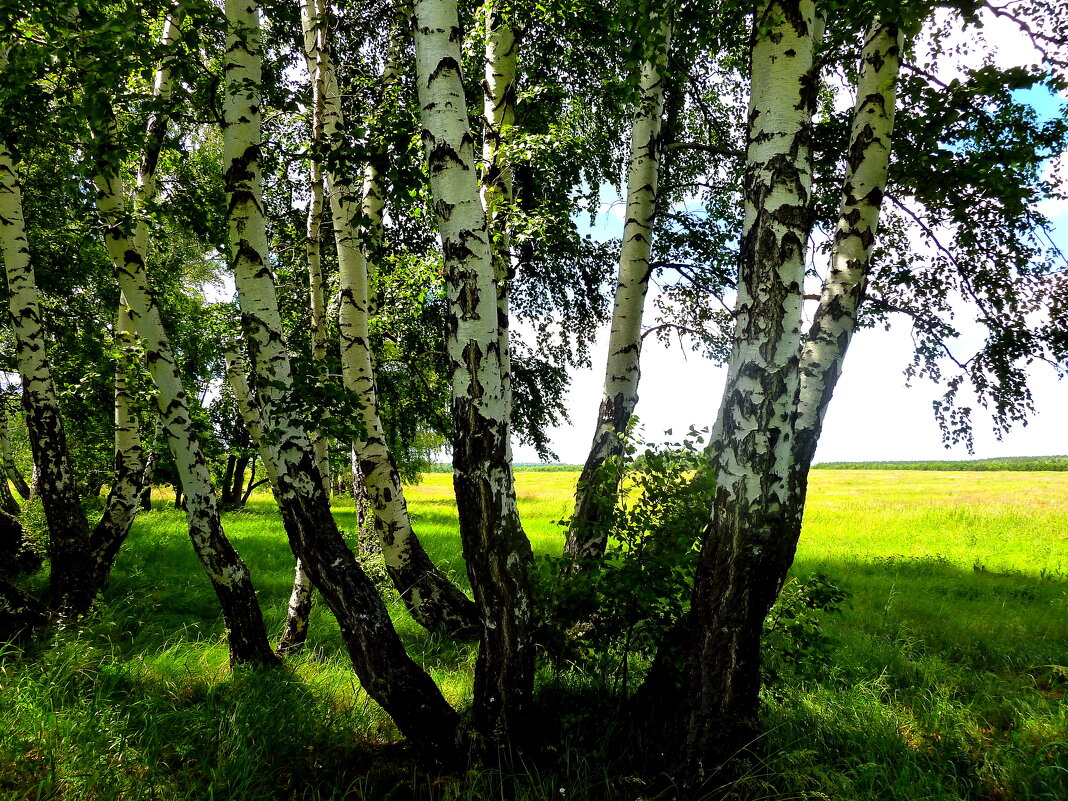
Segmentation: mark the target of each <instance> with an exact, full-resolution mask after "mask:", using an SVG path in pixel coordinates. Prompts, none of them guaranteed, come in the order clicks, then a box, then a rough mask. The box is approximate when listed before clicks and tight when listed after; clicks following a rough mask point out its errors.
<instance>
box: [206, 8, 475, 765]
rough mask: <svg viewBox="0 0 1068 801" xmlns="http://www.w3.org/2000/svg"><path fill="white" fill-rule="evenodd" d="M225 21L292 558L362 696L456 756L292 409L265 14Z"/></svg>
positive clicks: (227, 121) (238, 164) (243, 271)
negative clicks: (265, 162)
mask: <svg viewBox="0 0 1068 801" xmlns="http://www.w3.org/2000/svg"><path fill="white" fill-rule="evenodd" d="M226 16H227V20H228V23H229V30H228V33H227V52H226V62H225V68H224V70H225V71H224V75H225V81H224V100H223V120H224V128H223V158H224V169H223V173H224V175H225V179H226V187H227V192H228V195H229V198H230V202H229V213H228V215H227V216H228V222H229V228H230V257H231V261H232V263H233V265H234V277H235V280H236V284H237V290H238V297H239V300H240V303H241V312H242V322H243V325H244V329H245V335H246V340H247V342H248V344H249V348H250V350H251V351H252V356H253V369H254V371H255V378H256V382H257V388H256V397H257V400H258V402H259V409H260V414H261V418H262V422H263V427H264V432H265V435H266V437H265V438H266V439H267V440H268V441H269V442H270V449H271V456H272V459H271V461H272V463H273V464H274V466H275V469H276V470H277V481H278V498H279V510H280V512H281V514H282V517H283V520H284V521H285V522H286V533H287V534H288V535H289V536H290V543H291V545H292V546H293V550H294V552H295V553H296V555H297V556H298V557H299V558H300V559H301V561H302V563H303V564H304V566H305V569H306V570H307V571H308V573H309V575H310V576H311V577H312V580H313V581H314V582H315V585H316V587H317V588H318V590H319V591H320V592H321V593H322V595H323V597H324V599H325V600H326V603H327V604H328V605H329V607H330V609H331V611H332V612H333V613H334V616H335V617H336V618H337V621H338V625H339V626H340V628H341V632H342V636H343V637H344V640H345V644H346V647H347V649H348V651H349V655H350V657H351V658H352V662H353V666H354V667H355V669H356V673H357V675H358V676H359V678H360V682H361V684H362V685H363V687H364V689H365V690H366V691H367V693H368V694H369V695H370V696H371V697H372V698H373V699H375V700H376V701H377V702H378V703H379V704H381V705H382V707H383V708H384V709H385V710H386V712H387V713H388V714H389V715H390V716H391V717H392V718H393V720H394V721H395V722H396V723H397V726H398V727H399V728H400V730H401V732H402V733H403V734H404V735H405V736H406V737H408V738H409V739H410V740H411V741H412V742H413V744H414V745H415V746H416V747H417V748H420V749H421V750H422V752H423V753H424V754H425V755H427V756H430V757H432V758H438V759H451V758H452V757H453V756H454V755H455V749H456V744H455V736H456V729H457V725H458V719H457V716H456V713H455V712H454V711H453V710H452V708H451V707H450V706H449V705H448V703H447V702H446V701H445V699H444V698H443V697H442V695H441V692H440V691H439V690H438V688H437V686H436V685H435V684H434V682H433V680H432V679H431V678H430V676H428V675H427V674H426V672H425V671H424V670H423V669H422V668H420V667H419V666H418V665H416V664H415V662H413V661H412V660H411V658H410V657H409V656H408V654H407V652H406V651H405V650H404V646H403V645H402V644H401V641H400V638H399V637H398V636H397V633H396V631H395V630H394V628H393V624H392V622H391V621H390V618H389V613H388V612H387V610H386V607H385V604H384V603H383V602H382V599H381V598H380V597H379V595H378V592H377V590H376V589H375V587H374V584H373V583H372V582H371V580H370V579H369V578H368V577H367V575H366V574H365V573H364V572H363V570H362V569H361V568H360V566H359V564H358V562H357V561H356V558H355V556H353V554H352V551H350V550H349V548H348V546H347V545H345V542H344V540H343V539H342V537H341V533H340V532H339V531H338V528H337V524H336V523H335V522H334V518H333V516H332V515H331V513H330V505H329V503H328V500H327V498H326V495H325V493H324V492H323V488H322V480H321V476H320V475H319V471H318V468H317V467H316V464H315V460H314V457H313V456H312V454H311V442H310V441H309V439H308V435H307V432H306V431H305V430H304V429H303V428H302V427H301V425H300V423H299V422H298V421H297V420H296V419H294V416H293V413H292V411H291V408H292V407H291V404H290V402H289V401H290V398H291V394H292V389H293V378H292V368H291V364H290V357H289V353H288V352H287V350H286V346H285V340H284V337H283V334H282V325H281V318H280V315H279V312H278V300H277V296H276V290H275V286H274V277H273V275H272V274H271V269H270V265H269V263H268V261H267V235H266V228H265V223H264V219H263V214H262V190H261V167H260V148H261V141H260V111H259V87H260V85H261V56H260V46H259V8H258V6H257V5H256V4H255V3H250V2H248V1H247V0H227V2H226ZM287 518H288V519H287Z"/></svg>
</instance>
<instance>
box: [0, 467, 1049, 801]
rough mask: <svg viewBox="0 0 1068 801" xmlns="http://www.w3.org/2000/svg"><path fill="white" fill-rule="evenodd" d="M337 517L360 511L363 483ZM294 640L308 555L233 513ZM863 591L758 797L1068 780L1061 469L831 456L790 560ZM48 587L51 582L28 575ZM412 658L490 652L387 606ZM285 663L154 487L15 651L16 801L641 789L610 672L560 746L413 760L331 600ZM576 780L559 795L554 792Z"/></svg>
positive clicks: (422, 523)
mask: <svg viewBox="0 0 1068 801" xmlns="http://www.w3.org/2000/svg"><path fill="white" fill-rule="evenodd" d="M575 478H576V474H575V473H573V472H572V473H566V472H522V473H519V474H518V476H517V482H518V493H519V497H520V507H521V511H522V514H523V519H524V522H525V524H526V526H527V530H528V533H529V534H530V537H531V540H532V544H533V546H534V549H535V551H536V552H539V553H550V554H551V553H556V552H558V551H559V548H560V544H561V531H560V528H559V526H557V525H555V524H554V522H553V521H555V520H558V519H560V518H562V517H564V516H566V515H567V514H568V512H569V497H570V492H571V488H572V486H573V483H574V481H575ZM450 485H451V479H450V477H449V476H447V475H440V474H430V475H428V476H427V477H426V480H425V481H424V482H423V483H422V484H420V485H419V486H416V487H411V488H409V491H408V495H409V501H410V504H411V509H412V512H413V515H414V517H415V520H416V524H417V528H418V530H419V532H420V535H421V537H422V538H423V540H424V542H425V544H426V546H427V548H428V549H429V550H430V551H431V552H432V553H433V554H434V555H435V558H436V559H437V561H438V562H439V564H441V565H442V566H443V567H444V568H445V569H447V570H449V571H450V573H451V574H452V575H453V576H454V577H455V578H456V579H457V581H459V582H460V583H462V584H464V585H466V577H465V576H464V575H463V566H462V561H461V559H460V556H459V545H458V543H457V541H456V536H455V530H456V528H455V519H456V518H455V509H454V507H453V504H452V500H451V495H450ZM336 513H337V517H338V520H339V522H340V523H341V525H342V527H344V528H351V527H352V526H353V516H352V509H351V506H349V505H346V499H339V501H338V503H337V504H336ZM224 522H225V526H226V530H227V533H228V534H229V536H230V537H231V539H232V540H233V541H234V543H235V545H236V547H237V548H238V550H239V551H240V552H241V553H242V555H243V556H244V558H245V559H246V561H247V562H248V563H249V565H250V566H251V568H252V571H253V578H254V580H255V582H256V585H257V587H258V589H259V593H260V599H261V602H262V605H263V608H264V613H265V616H266V618H267V621H268V625H269V627H270V628H271V630H272V631H273V632H274V633H275V634H277V632H278V631H279V630H280V628H281V624H282V620H283V617H284V614H285V603H286V600H287V597H288V592H289V588H290V582H291V579H292V575H291V571H292V556H291V555H289V554H288V553H287V550H286V547H285V538H284V534H283V532H282V529H281V526H280V523H279V521H278V519H277V516H276V514H275V513H274V511H273V508H272V504H271V502H270V501H269V499H268V498H266V497H260V496H258V497H256V498H254V500H253V503H252V504H251V505H250V507H249V508H248V509H247V510H245V511H242V512H238V513H232V514H228V515H227V516H226V517H225V519H224ZM815 571H819V572H822V573H825V574H828V575H829V576H830V577H831V578H832V579H833V580H835V581H836V583H838V584H840V585H841V586H843V587H844V588H846V589H847V590H849V591H850V593H851V600H850V603H849V605H848V608H847V609H846V610H845V611H844V612H843V613H842V614H840V615H836V616H831V617H829V618H828V619H827V621H826V627H827V629H828V631H829V632H830V633H831V635H832V636H833V637H834V639H835V653H834V659H833V661H832V662H831V663H830V665H829V666H828V668H827V669H826V670H825V671H824V672H823V674H821V675H819V676H815V677H813V676H809V677H807V678H804V679H801V678H797V679H794V680H791V683H790V684H789V685H787V686H783V687H778V688H775V692H771V693H768V694H767V697H766V699H765V708H764V720H765V723H766V726H767V733H766V734H765V736H764V740H765V742H764V746H765V748H764V749H763V752H764V754H765V756H764V757H763V759H762V761H759V762H755V763H753V764H752V765H750V766H749V768H748V770H747V771H746V772H745V774H744V775H743V777H742V779H740V780H738V781H737V783H736V787H735V789H736V790H737V794H738V795H739V796H740V797H741V796H744V797H748V798H824V799H836V801H837V799H901V800H902V801H904V800H905V799H909V801H912V800H913V799H947V800H948V799H990V801H1001V800H1002V799H1044V800H1045V801H1063V799H1065V798H1068V704H1066V702H1065V691H1066V689H1068V476H1065V475H1064V474H1063V473H993V472H989V473H988V472H984V473H974V472H973V473H946V472H942V473H934V472H903V471H897V472H888V471H886V472H884V471H862V470H848V471H834V470H824V471H819V472H817V473H815V474H814V475H813V477H812V487H811V491H810V501H809V506H808V512H807V515H806V522H805V530H804V534H803V536H802V541H801V543H800V546H799V548H798V555H797V563H796V565H795V569H794V572H795V573H796V574H797V575H798V576H802V577H803V576H806V575H808V574H809V573H811V572H815ZM34 581H35V582H40V581H42V577H35V578H34ZM392 609H393V615H394V620H395V622H396V624H397V626H398V628H399V630H400V631H401V633H402V636H403V637H404V638H405V640H406V641H407V643H408V644H409V647H410V649H411V651H412V653H413V656H414V658H416V659H417V660H418V661H420V662H421V663H422V664H424V665H425V666H426V667H427V669H428V670H430V671H431V673H432V675H433V676H434V678H435V679H436V680H437V681H438V682H439V684H440V685H441V686H442V689H443V691H444V692H445V694H446V697H447V698H448V699H449V700H450V702H452V703H453V704H455V705H456V706H458V707H461V708H462V707H463V706H464V705H465V704H466V703H467V702H468V701H469V696H470V676H471V670H472V666H473V662H474V653H473V650H472V649H471V648H470V647H469V646H464V645H457V644H454V643H450V642H443V641H435V640H434V639H433V638H430V637H428V636H427V635H426V634H425V633H424V632H422V630H421V629H419V628H418V627H417V626H415V625H414V624H413V623H411V622H410V621H409V620H408V619H407V617H406V616H405V615H404V613H403V612H402V611H401V610H400V608H399V607H398V606H397V605H396V604H395V603H394V605H393V607H392ZM311 629H312V648H311V649H310V650H309V652H308V653H306V654H304V655H302V656H300V657H298V658H296V659H294V660H291V661H290V663H289V664H287V666H286V667H285V668H284V669H282V670H279V671H270V672H266V673H263V672H256V671H247V670H239V671H236V672H231V671H229V670H228V668H227V651H226V647H225V641H224V636H223V630H222V627H221V623H220V620H219V614H218V608H217V606H216V604H215V601H214V598H213V596H212V594H211V591H210V589H209V587H208V585H207V582H206V579H205V578H204V576H203V573H202V570H201V568H200V566H199V564H198V563H197V562H196V559H195V557H194V556H193V554H192V551H191V548H190V547H189V544H188V541H187V539H186V537H185V535H184V523H183V517H182V515H181V514H180V513H178V512H175V511H174V510H172V509H170V508H168V507H167V505H166V504H165V503H164V502H160V503H158V508H157V510H156V511H152V512H149V513H146V514H143V515H142V516H141V517H139V518H138V521H137V524H136V526H135V529H134V531H133V533H132V535H131V538H130V542H129V545H128V547H126V548H125V549H124V551H123V553H122V555H121V556H120V559H119V562H118V564H117V565H116V569H115V573H114V576H113V579H112V582H111V584H110V586H109V588H108V590H107V592H106V595H105V598H104V600H103V603H102V604H101V607H100V610H99V613H98V615H97V617H96V618H95V619H94V620H92V621H90V622H88V623H86V624H84V625H78V626H75V625H69V626H67V627H65V628H60V629H57V630H55V631H53V632H51V633H50V634H49V635H48V637H47V640H46V641H44V642H39V643H34V644H32V645H30V646H28V647H27V648H26V649H25V650H22V649H18V648H14V647H11V646H8V647H7V649H6V651H5V652H4V653H2V654H0V699H2V701H3V704H4V707H3V710H2V711H0V799H3V801H8V799H11V801H15V800H16V799H19V801H21V800H22V799H87V800H88V799H92V800H93V801H96V799H100V800H101V801H104V800H106V799H123V800H124V801H127V800H133V799H161V800H162V799H168V800H169V799H190V800H192V799H211V798H217V799H228V801H229V800H233V801H238V800H242V801H243V800H244V799H249V800H250V801H251V799H309V800H310V799H342V798H348V799H364V798H366V799H386V798H389V799H398V800H399V799H415V798H419V799H424V798H425V799H431V798H433V799H517V801H519V800H520V799H522V800H523V801H526V800H527V799H531V800H533V799H549V798H554V799H571V798H578V799H606V800H607V799H619V801H623V800H624V799H641V798H653V797H654V793H653V792H652V791H651V790H650V789H648V788H646V787H645V785H643V784H642V783H641V782H640V781H639V780H638V779H637V778H635V777H634V776H632V775H631V774H632V773H633V771H631V770H628V764H629V760H630V756H629V754H630V752H629V751H628V750H627V748H628V742H627V740H626V737H624V736H622V735H620V733H619V732H616V731H613V730H610V721H611V720H612V719H613V717H614V711H615V710H614V709H613V708H612V701H611V699H606V698H605V697H604V695H603V694H602V693H601V692H600V686H599V684H598V681H597V679H596V677H594V676H590V675H587V674H583V673H581V672H579V671H574V672H572V673H569V674H564V675H560V674H556V675H553V674H550V673H548V672H544V673H543V674H542V676H541V683H540V694H541V698H542V701H543V702H544V706H545V708H546V710H547V714H546V720H545V721H544V722H543V724H542V725H543V728H544V731H545V732H546V744H545V749H544V753H542V754H539V755H538V757H537V758H536V759H532V760H530V761H529V762H528V763H525V764H523V765H521V766H519V767H514V766H513V768H512V769H511V770H509V771H497V770H492V769H487V770H480V771H479V772H477V773H476V772H472V773H470V774H468V775H465V776H455V777H448V778H439V779H434V778H432V777H427V776H425V775H422V774H420V773H419V772H418V771H416V770H414V769H413V768H412V767H411V763H410V761H409V759H408V757H407V755H406V753H405V752H404V751H403V748H402V747H401V746H398V744H397V734H396V731H395V729H394V728H393V726H392V724H391V723H390V721H389V720H388V718H387V717H386V716H385V715H384V714H383V713H382V711H381V710H380V709H378V708H377V707H376V706H375V705H374V704H373V703H372V702H370V701H369V700H368V699H367V697H366V696H365V695H364V694H363V692H362V690H360V689H359V686H358V684H357V682H356V680H355V677H354V674H353V673H352V670H351V667H350V665H349V663H348V660H347V658H346V657H345V655H344V652H343V648H342V643H341V638H340V636H339V633H338V631H337V626H336V623H335V622H334V621H333V620H332V618H331V617H330V615H329V614H328V613H327V612H325V610H324V609H323V608H321V607H320V608H317V609H316V611H315V612H314V613H313V620H312V625H311ZM561 790H562V791H563V792H561Z"/></svg>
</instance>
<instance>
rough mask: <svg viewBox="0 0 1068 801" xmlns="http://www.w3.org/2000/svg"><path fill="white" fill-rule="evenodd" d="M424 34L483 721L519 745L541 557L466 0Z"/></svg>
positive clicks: (428, 139) (423, 82)
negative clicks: (522, 448) (478, 624)
mask: <svg viewBox="0 0 1068 801" xmlns="http://www.w3.org/2000/svg"><path fill="white" fill-rule="evenodd" d="M415 30H416V36H415V51H416V66H417V85H418V87H419V106H420V112H421V120H422V127H423V131H422V139H423V144H424V146H425V148H426V152H427V158H428V162H429V171H430V189H431V193H432V195H433V199H434V211H435V217H436V222H437V227H438V233H439V235H440V237H441V244H442V252H443V256H444V261H445V282H446V288H447V292H448V300H449V309H448V313H447V317H446V344H447V350H448V363H449V369H450V372H451V373H452V403H451V406H452V418H453V421H454V423H455V427H456V430H455V436H454V440H453V469H454V473H453V485H454V487H455V490H456V503H457V507H458V512H459V518H460V536H461V539H462V540H463V547H464V558H465V559H466V560H467V571H468V575H469V577H470V579H471V588H472V590H473V591H474V595H475V603H476V604H478V608H479V612H480V614H481V616H482V633H481V639H480V642H479V652H478V660H477V662H476V665H475V685H474V708H473V710H472V711H473V718H474V725H475V728H476V731H478V732H480V733H481V734H482V735H483V736H484V737H486V738H487V739H488V740H489V741H491V742H496V743H505V742H511V743H518V742H520V741H521V740H522V738H523V735H524V733H525V732H524V728H523V726H524V719H525V716H526V711H527V707H528V704H529V701H530V697H531V692H532V689H533V679H534V647H533V637H532V635H533V620H532V612H533V609H532V598H531V583H530V565H531V562H532V560H533V555H532V552H531V549H530V542H529V541H528V540H527V537H526V534H525V533H524V532H523V527H522V525H521V523H520V520H519V512H518V510H517V508H516V501H515V485H514V482H513V478H512V467H511V463H510V461H509V459H508V451H509V436H510V423H509V418H508V409H507V398H506V394H505V387H504V381H503V369H502V353H501V339H500V327H499V325H498V319H497V316H498V309H497V290H496V285H495V281H494V270H493V258H492V254H491V252H490V242H489V234H488V231H487V228H486V215H485V212H484V211H483V209H482V204H481V202H480V199H479V191H478V183H477V179H476V174H475V159H474V146H473V140H472V136H471V130H470V126H469V124H468V116H467V103H466V100H465V96H464V87H463V81H462V78H461V75H460V64H461V62H462V53H461V48H460V46H461V40H462V33H461V29H460V25H459V21H458V18H457V10H456V3H455V0H418V2H417V3H416V4H415Z"/></svg>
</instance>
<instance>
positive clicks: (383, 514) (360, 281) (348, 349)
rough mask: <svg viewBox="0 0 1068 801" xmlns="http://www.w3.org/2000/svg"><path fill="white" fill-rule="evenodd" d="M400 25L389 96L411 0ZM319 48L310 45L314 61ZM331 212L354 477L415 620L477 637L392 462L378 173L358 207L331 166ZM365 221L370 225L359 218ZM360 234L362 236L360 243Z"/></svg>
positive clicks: (329, 68)
mask: <svg viewBox="0 0 1068 801" xmlns="http://www.w3.org/2000/svg"><path fill="white" fill-rule="evenodd" d="M312 10H313V8H312V7H311V6H310V5H308V4H306V5H304V6H302V12H303V13H304V18H303V22H304V31H305V46H306V47H308V43H309V41H310V40H311V33H312V32H316V31H318V32H319V37H318V39H317V42H316V48H315V50H314V55H315V64H316V74H317V80H316V84H317V85H322V86H323V87H324V92H325V98H324V104H325V108H324V113H323V120H324V123H323V124H324V136H325V138H324V142H325V143H329V144H327V147H328V148H330V149H336V148H337V147H338V144H337V143H338V142H339V141H340V138H341V137H340V134H341V130H342V128H343V126H344V115H343V111H342V109H341V106H340V103H339V98H338V95H337V80H336V78H335V74H334V68H333V63H332V61H331V57H330V48H329V43H328V42H327V41H326V40H325V39H324V36H323V31H324V30H325V26H324V25H323V23H322V20H321V19H320V18H313V17H311V16H310V14H311V12H312ZM396 12H397V13H396V20H395V28H394V31H393V37H392V41H391V44H390V52H389V54H388V55H387V58H386V63H385V67H384V69H383V74H382V79H381V83H382V86H383V91H384V92H385V93H386V94H387V95H388V93H389V91H390V89H391V87H392V86H393V85H394V84H396V82H397V81H398V79H399V77H400V63H401V56H402V53H403V41H404V33H405V31H406V30H407V28H408V25H409V23H410V19H411V5H410V3H408V2H405V1H404V0H401V2H400V3H399V4H398V7H397V9H396ZM311 56H312V51H311V50H308V59H309V62H311V60H312V59H311ZM327 179H328V181H329V184H330V210H331V216H332V219H333V224H334V237H335V241H336V242H337V252H338V266H339V271H340V290H341V297H340V304H339V329H340V339H341V374H342V380H343V382H344V385H345V388H346V389H348V390H350V391H352V392H355V393H358V394H359V397H360V400H361V403H362V406H361V409H360V412H359V414H360V420H361V422H362V423H363V427H364V430H365V435H364V438H363V439H361V440H357V441H355V442H353V454H352V458H353V474H354V475H358V476H361V477H362V481H363V486H364V488H365V489H366V491H367V496H368V499H369V501H370V506H371V509H372V512H373V514H374V528H375V533H376V535H377V536H378V538H379V541H380V542H381V546H382V556H383V559H384V561H385V566H386V572H387V574H388V575H389V578H390V581H391V582H392V584H393V586H394V587H395V588H396V589H397V592H398V593H399V594H400V597H401V600H402V601H403V602H404V605H405V607H406V608H407V609H408V612H409V613H410V614H411V616H412V618H413V619H414V620H415V621H416V622H418V623H419V624H420V625H422V626H424V627H425V628H427V629H428V630H430V631H433V632H438V633H444V634H449V635H452V636H470V635H472V634H473V633H474V632H475V631H476V630H477V627H478V612H477V610H476V608H475V606H474V604H473V603H472V602H471V601H470V600H469V599H468V598H467V596H465V595H464V594H463V593H462V592H461V591H460V590H459V589H458V588H457V587H456V585H455V584H453V583H452V582H451V581H450V580H449V578H448V577H447V576H446V575H445V574H444V573H442V572H441V571H440V570H439V569H438V568H437V566H436V565H434V563H433V562H432V561H431V559H430V555H429V554H427V552H426V550H425V549H424V548H423V546H422V544H421V543H420V542H419V539H418V537H417V536H416V534H415V531H414V530H413V528H412V522H411V518H410V516H409V514H408V506H407V502H406V500H405V497H404V488H403V486H402V484H401V479H400V474H399V473H398V472H397V470H396V468H395V467H394V465H393V461H392V458H391V456H390V453H389V448H388V446H387V444H386V433H385V429H384V428H383V426H382V420H381V417H380V415H379V407H378V394H377V390H376V388H375V378H374V360H373V356H372V354H371V348H370V335H369V332H368V322H369V320H368V318H369V314H370V298H369V286H368V263H367V252H366V250H365V244H366V243H367V242H369V241H372V240H374V239H376V238H378V237H380V230H381V224H382V218H381V209H382V202H381V199H380V198H381V189H380V186H379V176H378V173H377V171H375V170H374V169H373V168H371V167H370V166H368V168H367V169H366V170H365V172H364V181H363V187H362V191H361V192H360V194H361V195H362V203H361V204H360V205H357V201H356V199H355V196H356V194H357V193H356V191H354V190H355V188H354V187H353V186H352V185H351V182H350V180H349V178H348V176H346V175H345V174H344V173H343V172H342V171H339V170H333V171H328V173H327ZM360 219H363V220H364V221H365V224H364V228H363V230H362V231H361V229H360V227H359V226H358V225H357V224H356V223H355V222H354V221H356V220H360ZM361 234H362V239H363V240H364V241H361Z"/></svg>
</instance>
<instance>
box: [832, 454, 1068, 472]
mask: <svg viewBox="0 0 1068 801" xmlns="http://www.w3.org/2000/svg"><path fill="white" fill-rule="evenodd" d="M812 469H813V470H954V471H959V470H974V471H982V470H1022V471H1035V470H1061V471H1068V456H1001V457H998V458H996V459H971V460H967V461H953V462H949V461H946V462H937V461H930V462H821V463H819V464H815V465H813V466H812Z"/></svg>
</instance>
